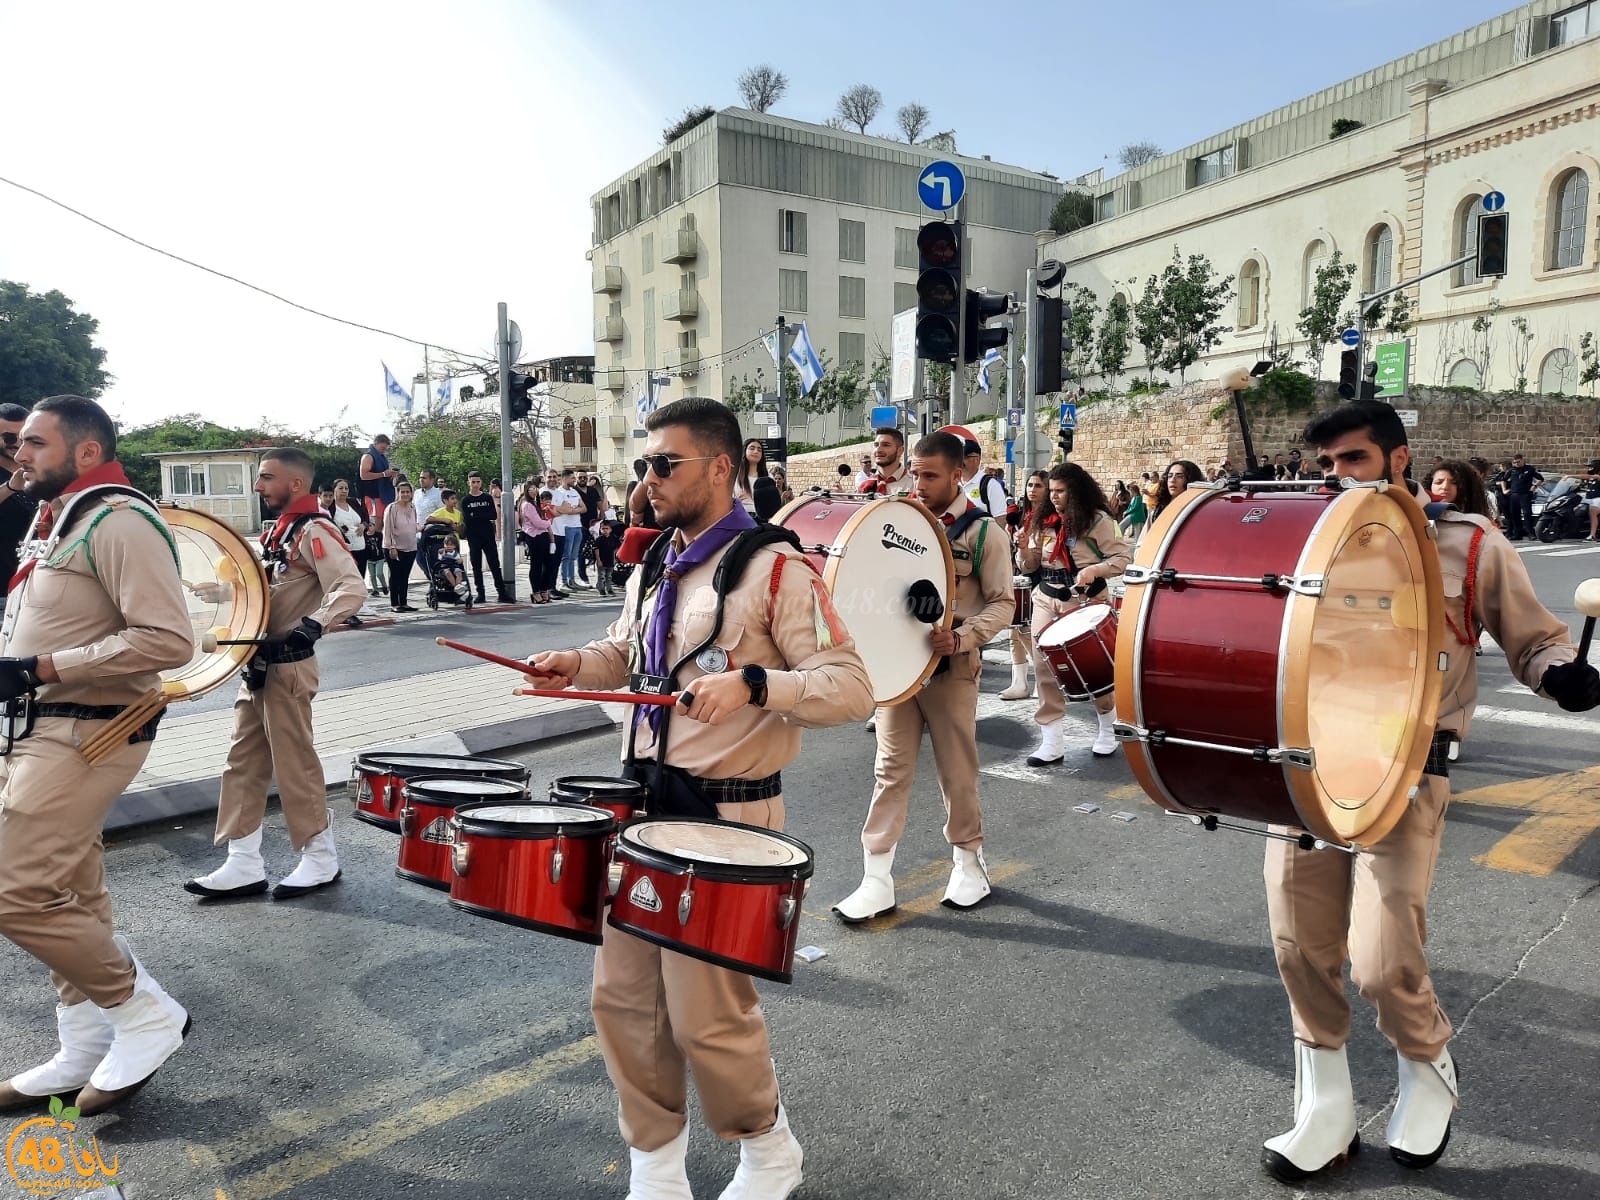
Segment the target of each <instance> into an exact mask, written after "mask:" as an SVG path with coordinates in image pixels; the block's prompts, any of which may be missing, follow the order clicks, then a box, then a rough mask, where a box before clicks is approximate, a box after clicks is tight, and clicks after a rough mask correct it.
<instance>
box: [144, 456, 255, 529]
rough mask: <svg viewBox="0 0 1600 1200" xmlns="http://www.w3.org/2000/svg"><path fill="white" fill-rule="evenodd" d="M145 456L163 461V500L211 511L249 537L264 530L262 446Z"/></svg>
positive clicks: (160, 497) (206, 511) (161, 497)
mask: <svg viewBox="0 0 1600 1200" xmlns="http://www.w3.org/2000/svg"><path fill="white" fill-rule="evenodd" d="M145 457H146V458H153V459H156V460H157V461H158V462H159V463H160V464H161V494H160V496H158V497H157V499H158V500H160V501H161V503H163V504H176V505H179V506H180V507H183V508H195V509H199V510H200V511H201V512H205V513H210V514H211V515H212V516H213V517H216V518H218V519H219V520H222V521H226V522H227V523H228V524H229V525H231V526H233V527H234V528H235V529H237V530H238V531H239V532H240V533H242V534H244V535H245V536H246V537H254V536H255V535H256V534H257V533H259V532H260V531H261V501H260V499H259V498H258V497H257V496H256V492H255V482H256V471H257V470H258V469H259V468H260V466H261V451H260V450H259V449H253V448H249V447H241V448H239V449H234V450H168V451H164V452H162V453H159V454H147V455H145Z"/></svg>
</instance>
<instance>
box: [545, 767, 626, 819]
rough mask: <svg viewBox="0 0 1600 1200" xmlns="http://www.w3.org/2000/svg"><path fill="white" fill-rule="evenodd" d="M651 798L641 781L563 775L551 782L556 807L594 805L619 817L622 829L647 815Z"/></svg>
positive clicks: (598, 776) (597, 776) (551, 799)
mask: <svg viewBox="0 0 1600 1200" xmlns="http://www.w3.org/2000/svg"><path fill="white" fill-rule="evenodd" d="M649 794H650V789H649V788H647V787H645V785H644V784H642V783H639V782H638V781H637V780H633V779H615V778H612V777H611V776H609V775H561V776H558V777H557V778H555V779H553V780H551V781H550V802H551V803H552V804H592V805H594V806H595V807H596V808H603V809H605V810H606V811H607V812H608V813H610V814H611V815H612V816H613V817H615V818H616V821H617V824H618V825H620V824H622V822H624V821H627V820H631V819H632V818H633V817H634V816H636V815H637V814H639V813H641V812H643V811H644V802H645V798H646V797H647V796H649Z"/></svg>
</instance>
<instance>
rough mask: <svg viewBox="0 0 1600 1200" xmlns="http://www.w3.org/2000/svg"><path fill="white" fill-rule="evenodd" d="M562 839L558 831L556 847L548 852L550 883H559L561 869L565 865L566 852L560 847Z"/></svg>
mask: <svg viewBox="0 0 1600 1200" xmlns="http://www.w3.org/2000/svg"><path fill="white" fill-rule="evenodd" d="M563 840H564V839H563V838H562V835H561V834H559V833H558V834H556V848H555V850H553V851H552V852H551V854H550V882H551V883H560V882H561V870H562V868H563V867H564V866H565V865H566V862H567V856H566V853H565V852H564V851H563V850H562V849H561V843H562V841H563Z"/></svg>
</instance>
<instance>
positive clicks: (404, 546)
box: [383, 482, 417, 613]
mask: <svg viewBox="0 0 1600 1200" xmlns="http://www.w3.org/2000/svg"><path fill="white" fill-rule="evenodd" d="M383 549H384V553H385V554H386V555H387V556H388V559H389V607H390V608H392V609H394V611H395V612H400V613H407V612H416V611H417V610H416V609H414V608H412V607H411V605H409V604H407V603H406V589H407V588H409V587H410V586H411V567H412V564H413V563H415V562H416V561H417V506H416V505H415V504H414V503H412V489H411V485H410V484H409V483H404V482H402V483H397V484H395V486H394V503H393V504H390V505H388V506H387V507H386V508H384V510H383Z"/></svg>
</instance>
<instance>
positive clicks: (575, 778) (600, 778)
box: [549, 775, 650, 807]
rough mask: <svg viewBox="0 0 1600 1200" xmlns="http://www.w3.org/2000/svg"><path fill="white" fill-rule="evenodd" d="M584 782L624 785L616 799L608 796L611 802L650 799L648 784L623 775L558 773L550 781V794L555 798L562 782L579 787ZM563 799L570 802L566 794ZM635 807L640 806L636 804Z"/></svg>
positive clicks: (617, 793)
mask: <svg viewBox="0 0 1600 1200" xmlns="http://www.w3.org/2000/svg"><path fill="white" fill-rule="evenodd" d="M583 783H607V784H619V785H623V786H619V787H617V788H616V789H615V799H612V798H611V797H609V796H608V797H607V800H608V802H609V803H616V802H617V801H618V800H622V799H625V798H629V797H632V798H635V799H638V800H641V801H642V800H646V799H648V798H649V796H650V788H649V787H648V786H647V785H646V784H644V783H641V782H640V781H639V780H637V779H625V778H623V777H622V776H621V775H557V776H556V777H555V778H554V779H552V780H551V781H550V789H549V794H550V796H551V797H552V798H554V797H555V794H556V789H557V788H559V787H561V785H562V784H566V785H567V786H568V787H572V788H577V787H579V785H580V784H583ZM586 794H588V795H589V796H590V797H591V798H594V799H598V798H599V795H600V794H603V793H596V792H594V791H590V792H588V793H586ZM562 801H563V803H567V802H568V801H567V797H566V796H565V795H564V796H562ZM578 803H580V804H581V803H584V801H578ZM635 807H638V806H637V805H635Z"/></svg>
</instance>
